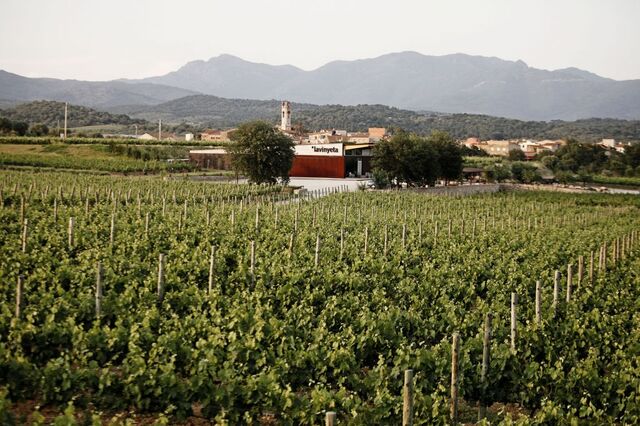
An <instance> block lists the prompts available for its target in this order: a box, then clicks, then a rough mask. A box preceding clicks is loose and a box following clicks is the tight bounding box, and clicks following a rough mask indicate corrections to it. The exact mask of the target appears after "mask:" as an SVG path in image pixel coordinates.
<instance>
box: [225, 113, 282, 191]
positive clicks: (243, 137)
mask: <svg viewBox="0 0 640 426" xmlns="http://www.w3.org/2000/svg"><path fill="white" fill-rule="evenodd" d="M231 139H232V141H233V142H234V143H232V144H231V145H230V146H229V148H228V151H229V153H230V154H231V162H232V164H233V165H234V167H235V168H236V170H238V171H240V172H241V173H243V174H244V175H245V176H247V178H248V179H249V181H250V182H252V183H267V184H275V183H276V182H277V181H278V179H281V180H282V182H283V183H286V182H289V171H290V170H291V165H292V164H293V157H294V148H293V147H294V144H293V140H292V139H291V138H290V137H289V136H287V135H285V134H284V133H281V132H280V131H278V130H277V129H275V128H274V127H273V126H272V125H271V124H269V123H266V122H264V121H252V122H249V123H245V124H242V125H241V126H240V127H238V130H236V131H235V132H233V133H232V135H231Z"/></svg>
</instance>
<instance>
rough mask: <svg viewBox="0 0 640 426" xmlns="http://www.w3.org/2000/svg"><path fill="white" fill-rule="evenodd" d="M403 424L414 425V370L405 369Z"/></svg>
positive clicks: (403, 425) (406, 425)
mask: <svg viewBox="0 0 640 426" xmlns="http://www.w3.org/2000/svg"><path fill="white" fill-rule="evenodd" d="M402 400H403V404H402V426H413V370H404V387H403V388H402Z"/></svg>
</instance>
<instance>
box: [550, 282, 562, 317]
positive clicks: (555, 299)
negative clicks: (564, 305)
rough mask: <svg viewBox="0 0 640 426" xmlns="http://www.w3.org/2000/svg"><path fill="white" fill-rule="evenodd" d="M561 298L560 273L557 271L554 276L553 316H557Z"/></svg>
mask: <svg viewBox="0 0 640 426" xmlns="http://www.w3.org/2000/svg"><path fill="white" fill-rule="evenodd" d="M559 298H560V271H555V273H554V275H553V304H552V305H551V307H552V309H553V315H554V316H555V314H556V311H557V310H558V299H559Z"/></svg>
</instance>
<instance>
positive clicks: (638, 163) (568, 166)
mask: <svg viewBox="0 0 640 426" xmlns="http://www.w3.org/2000/svg"><path fill="white" fill-rule="evenodd" d="M538 159H539V160H540V161H541V162H542V164H543V165H544V166H545V167H547V168H549V169H551V170H553V171H554V172H555V173H556V174H560V175H561V176H562V174H563V173H569V174H574V175H579V176H584V177H586V176H589V175H595V174H602V175H605V176H627V177H634V176H640V143H635V144H632V145H630V146H626V147H625V152H624V153H621V152H618V151H616V150H614V149H608V148H605V147H602V146H600V145H596V144H588V143H583V142H578V141H577V140H575V139H570V140H568V141H567V144H566V145H565V146H563V147H561V148H560V149H558V151H556V152H555V153H553V152H546V151H545V152H543V153H541V154H540V155H539V156H538Z"/></svg>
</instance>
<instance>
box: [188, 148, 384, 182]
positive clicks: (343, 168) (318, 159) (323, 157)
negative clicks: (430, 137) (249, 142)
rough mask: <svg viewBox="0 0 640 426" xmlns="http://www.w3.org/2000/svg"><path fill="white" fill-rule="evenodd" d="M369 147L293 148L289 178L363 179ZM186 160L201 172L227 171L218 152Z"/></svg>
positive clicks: (209, 151)
mask: <svg viewBox="0 0 640 426" xmlns="http://www.w3.org/2000/svg"><path fill="white" fill-rule="evenodd" d="M372 146H373V144H355V145H348V144H343V143H326V144H300V145H296V146H295V157H294V159H293V165H292V166H291V171H290V172H289V176H291V177H323V178H345V177H360V176H367V175H369V174H370V173H371V149H372ZM189 160H190V161H191V162H192V163H195V164H196V166H197V167H199V168H202V169H218V170H230V169H231V161H230V158H229V155H228V154H227V152H226V151H225V150H224V149H222V148H218V149H201V150H193V151H190V152H189Z"/></svg>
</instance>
